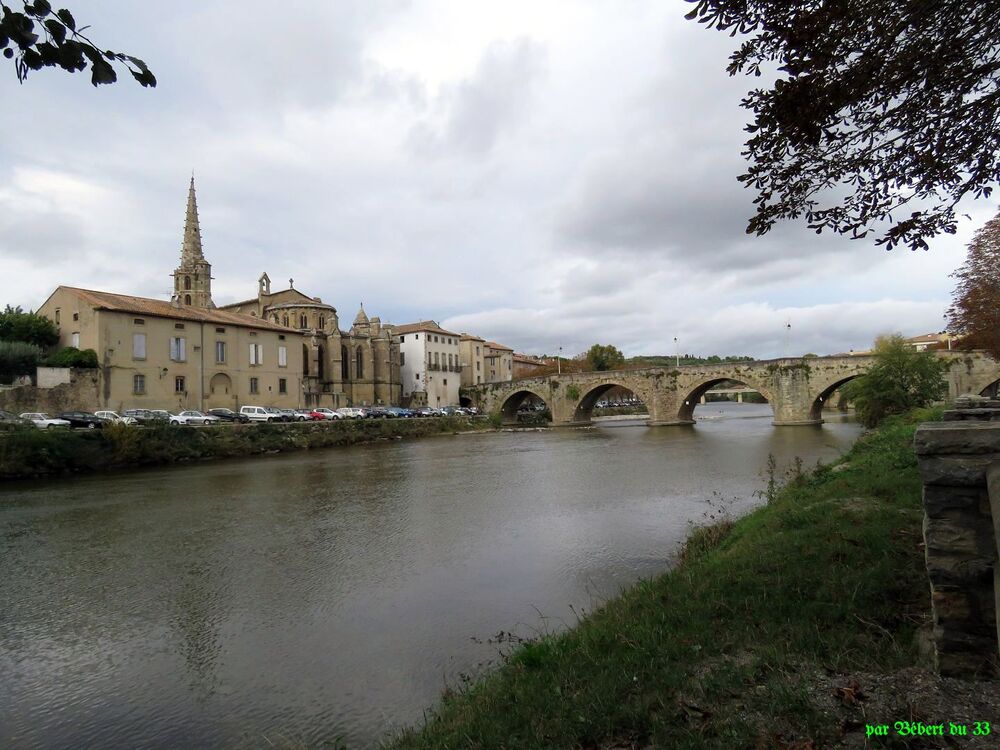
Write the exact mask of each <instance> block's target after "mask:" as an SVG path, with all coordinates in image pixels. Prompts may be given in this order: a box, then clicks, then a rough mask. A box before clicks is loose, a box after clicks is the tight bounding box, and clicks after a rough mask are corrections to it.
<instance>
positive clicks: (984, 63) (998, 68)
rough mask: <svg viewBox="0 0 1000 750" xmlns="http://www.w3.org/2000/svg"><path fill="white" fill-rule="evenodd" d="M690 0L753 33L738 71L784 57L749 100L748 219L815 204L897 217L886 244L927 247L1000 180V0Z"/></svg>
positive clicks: (854, 230) (761, 70) (762, 220)
mask: <svg viewBox="0 0 1000 750" xmlns="http://www.w3.org/2000/svg"><path fill="white" fill-rule="evenodd" d="M687 1H688V2H690V3H694V4H695V7H694V9H693V10H692V11H691V12H690V13H688V16H687V17H688V18H689V19H695V20H697V21H698V22H700V23H704V24H705V25H706V26H708V27H709V28H716V29H719V30H720V31H727V32H729V33H730V34H731V35H733V36H735V35H736V34H743V35H747V36H748V37H749V38H748V39H746V40H745V41H743V43H742V44H741V45H740V46H739V48H738V49H737V50H736V51H735V52H733V54H732V55H731V56H730V58H729V60H730V62H729V67H728V71H729V74H730V75H736V74H737V73H745V74H750V75H754V76H761V75H768V76H770V75H771V74H772V73H774V72H775V68H776V73H777V74H776V76H775V80H774V83H773V85H771V87H770V88H763V87H762V88H757V89H754V90H753V91H751V92H750V93H749V94H748V95H747V97H746V98H745V99H744V100H743V103H742V104H743V107H744V108H746V109H748V110H749V111H750V112H752V113H753V123H752V124H751V125H749V126H747V128H746V129H747V131H748V132H749V133H750V134H751V135H750V138H749V139H748V140H747V142H746V149H745V151H744V152H743V153H744V156H746V157H748V159H749V160H750V167H749V169H748V170H747V172H746V173H745V174H742V175H740V176H739V178H738V179H739V180H740V181H741V182H742V183H744V185H746V186H747V187H751V188H753V189H754V190H756V191H757V198H756V199H755V201H754V202H755V203H756V205H757V208H756V215H755V216H754V217H753V218H751V219H750V222H749V225H748V227H747V232H748V233H756V234H758V235H763V234H765V233H766V232H767V231H768V230H770V229H771V228H772V227H773V226H774V225H775V223H776V222H777V221H779V220H782V219H798V218H800V217H803V216H804V217H805V220H806V222H807V223H808V226H809V227H810V228H812V229H815V230H816V232H817V233H819V232H822V230H824V229H829V230H832V231H835V232H839V233H841V234H850V235H851V237H853V238H858V237H864V236H866V235H867V234H869V232H871V231H874V230H873V227H872V225H874V224H876V223H879V222H881V221H884V220H888V221H890V222H894V223H892V224H891V226H890V227H889V228H888V229H887V230H885V232H884V234H882V236H881V237H880V238H879V239H878V240H877V244H884V245H886V246H887V248H890V249H891V248H892V247H894V246H895V245H896V244H898V243H903V244H904V245H906V246H908V247H909V248H910V249H917V248H922V249H926V248H927V242H926V238H928V237H933V236H935V235H937V234H939V233H941V232H946V233H954V232H955V225H956V219H955V207H956V204H957V203H958V202H959V201H960V200H961V199H962V198H964V197H965V196H975V197H977V198H980V197H988V196H989V195H990V192H991V190H992V186H993V185H995V184H996V183H997V182H998V181H1000V34H997V29H998V28H1000V3H996V2H967V0H824V1H823V2H817V0H687ZM904 210H905V211H904ZM904 213H905V215H904Z"/></svg>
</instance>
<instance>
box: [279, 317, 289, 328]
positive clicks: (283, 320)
mask: <svg viewBox="0 0 1000 750" xmlns="http://www.w3.org/2000/svg"><path fill="white" fill-rule="evenodd" d="M281 325H283V326H285V328H288V316H287V315H282V316H281Z"/></svg>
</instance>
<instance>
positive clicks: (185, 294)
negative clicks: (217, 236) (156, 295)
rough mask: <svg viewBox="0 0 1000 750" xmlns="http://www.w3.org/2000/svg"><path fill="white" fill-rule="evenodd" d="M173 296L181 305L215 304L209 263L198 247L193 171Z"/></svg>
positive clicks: (199, 236) (199, 228) (196, 204)
mask: <svg viewBox="0 0 1000 750" xmlns="http://www.w3.org/2000/svg"><path fill="white" fill-rule="evenodd" d="M174 299H175V300H176V301H177V302H178V303H179V304H181V305H187V306H191V307H215V303H214V302H212V266H211V264H209V262H208V261H206V260H205V255H204V253H203V252H202V247H201V226H200V225H199V223H198V200H197V198H196V197H195V192H194V175H193V174H192V175H191V184H190V186H189V187H188V200H187V214H186V215H185V217H184V239H183V241H182V242H181V264H180V265H179V266H178V267H177V270H175V271H174Z"/></svg>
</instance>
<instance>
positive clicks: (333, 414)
mask: <svg viewBox="0 0 1000 750" xmlns="http://www.w3.org/2000/svg"><path fill="white" fill-rule="evenodd" d="M342 412H343V409H336V410H334V409H328V408H327V407H325V406H317V407H316V408H315V409H313V413H314V414H322V415H323V419H343V418H344V415H343V414H342Z"/></svg>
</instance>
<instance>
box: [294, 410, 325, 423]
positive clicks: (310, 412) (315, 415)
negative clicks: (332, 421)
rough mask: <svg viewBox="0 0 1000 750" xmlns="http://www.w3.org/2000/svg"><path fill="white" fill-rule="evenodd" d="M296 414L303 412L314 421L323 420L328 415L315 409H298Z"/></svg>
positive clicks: (303, 414)
mask: <svg viewBox="0 0 1000 750" xmlns="http://www.w3.org/2000/svg"><path fill="white" fill-rule="evenodd" d="M295 413H296V414H301V415H302V416H304V417H306V418H307V419H311V420H312V421H313V422H322V421H323V420H324V419H326V417H325V416H324V415H323V413H322V412H318V411H313V410H312V409H296V410H295Z"/></svg>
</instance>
